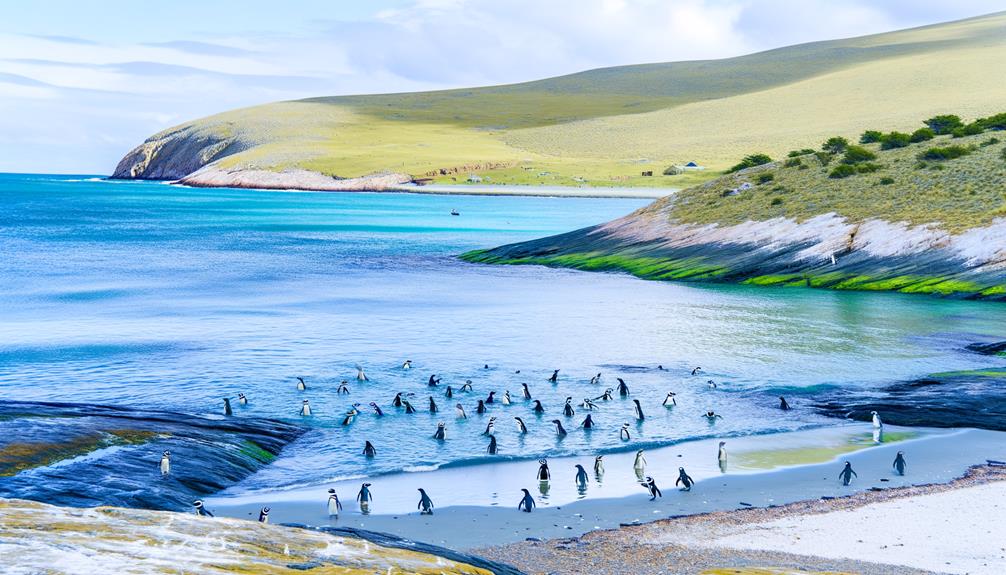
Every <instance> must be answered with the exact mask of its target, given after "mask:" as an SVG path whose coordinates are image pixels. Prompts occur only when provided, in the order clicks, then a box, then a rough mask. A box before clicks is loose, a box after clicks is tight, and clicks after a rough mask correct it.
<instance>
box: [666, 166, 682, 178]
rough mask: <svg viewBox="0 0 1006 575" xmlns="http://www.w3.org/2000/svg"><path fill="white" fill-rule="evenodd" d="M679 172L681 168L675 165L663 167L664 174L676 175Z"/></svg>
mask: <svg viewBox="0 0 1006 575" xmlns="http://www.w3.org/2000/svg"><path fill="white" fill-rule="evenodd" d="M680 173H681V168H679V167H677V166H669V167H667V168H664V175H665V176H676V175H678V174H680Z"/></svg>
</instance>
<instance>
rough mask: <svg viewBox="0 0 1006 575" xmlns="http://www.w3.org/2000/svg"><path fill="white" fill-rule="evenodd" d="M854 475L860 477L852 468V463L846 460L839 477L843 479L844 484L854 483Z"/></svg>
mask: <svg viewBox="0 0 1006 575" xmlns="http://www.w3.org/2000/svg"><path fill="white" fill-rule="evenodd" d="M853 476H856V477H859V474H858V473H856V472H855V471H853V470H852V463H850V462H848V461H846V462H845V467H843V468H842V472H841V473H839V474H838V477H839V479H841V480H842V485H848V484H850V483H852V477H853Z"/></svg>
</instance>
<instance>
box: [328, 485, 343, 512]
mask: <svg viewBox="0 0 1006 575" xmlns="http://www.w3.org/2000/svg"><path fill="white" fill-rule="evenodd" d="M340 511H342V503H341V502H340V501H339V496H338V495H336V494H335V490H334V489H329V490H328V516H329V517H338V516H339V512H340Z"/></svg>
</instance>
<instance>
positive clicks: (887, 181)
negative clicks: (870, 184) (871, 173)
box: [880, 176, 894, 186]
mask: <svg viewBox="0 0 1006 575" xmlns="http://www.w3.org/2000/svg"><path fill="white" fill-rule="evenodd" d="M893 183H894V178H892V177H890V176H884V177H883V178H880V185H882V186H890V185H891V184H893Z"/></svg>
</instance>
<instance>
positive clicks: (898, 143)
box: [880, 132, 912, 150]
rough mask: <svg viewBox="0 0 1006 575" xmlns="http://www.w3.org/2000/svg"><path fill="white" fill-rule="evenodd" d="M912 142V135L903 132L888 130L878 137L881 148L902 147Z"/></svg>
mask: <svg viewBox="0 0 1006 575" xmlns="http://www.w3.org/2000/svg"><path fill="white" fill-rule="evenodd" d="M911 142H912V137H911V136H909V135H908V134H906V133H904V132H889V133H887V134H884V136H883V137H882V138H881V139H880V149H881V150H891V149H894V148H904V147H905V146H907V145H908V144H910V143H911Z"/></svg>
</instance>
